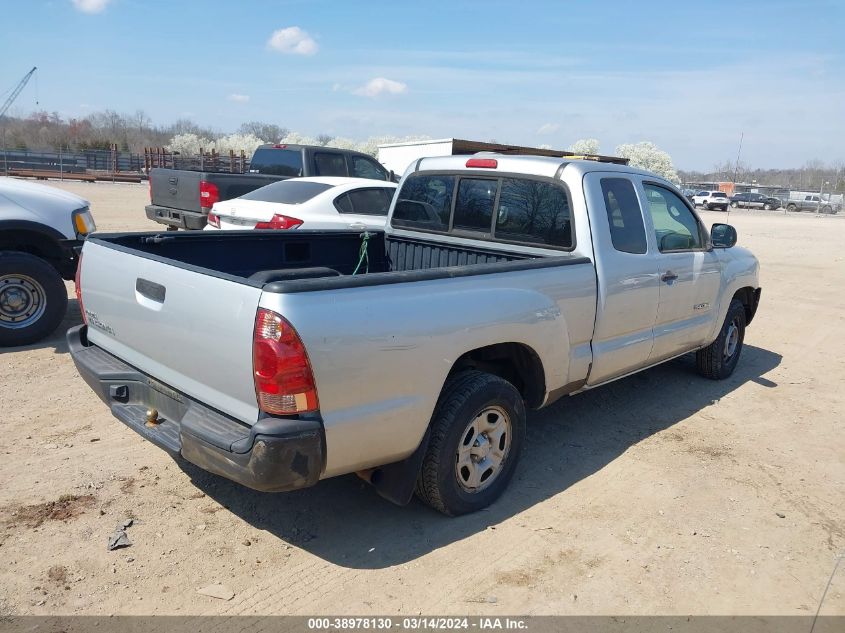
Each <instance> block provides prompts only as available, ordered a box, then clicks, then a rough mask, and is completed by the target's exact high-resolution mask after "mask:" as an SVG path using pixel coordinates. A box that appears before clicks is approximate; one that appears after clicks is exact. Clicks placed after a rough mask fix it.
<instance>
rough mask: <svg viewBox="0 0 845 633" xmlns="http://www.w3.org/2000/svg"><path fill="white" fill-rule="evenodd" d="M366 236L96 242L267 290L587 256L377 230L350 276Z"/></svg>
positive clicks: (134, 237) (290, 234)
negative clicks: (475, 244)
mask: <svg viewBox="0 0 845 633" xmlns="http://www.w3.org/2000/svg"><path fill="white" fill-rule="evenodd" d="M362 235H363V234H362V233H361V232H360V231H332V232H327V231H284V232H282V231H227V232H226V233H225V234H219V233H216V232H213V233H212V232H203V233H199V232H197V233H176V234H173V233H165V234H163V233H124V234H109V235H97V236H96V237H93V238H91V241H92V242H95V243H98V244H101V245H104V246H107V247H109V248H113V249H116V250H119V251H123V252H126V253H131V254H134V255H138V256H141V257H145V258H148V259H152V260H155V261H159V262H161V263H164V264H170V265H176V266H177V267H179V268H183V269H186V270H191V271H193V272H198V273H202V274H206V275H212V276H215V277H220V278H223V279H227V280H229V281H237V282H239V283H244V284H248V285H251V286H254V287H258V288H263V289H264V291H265V292H302V291H307V290H318V289H334V288H350V287H361V286H369V285H380V284H389V283H402V282H409V281H415V280H423V279H438V278H446V277H457V276H465V275H473V274H484V273H494V272H503V271H505V270H521V269H524V268H535V267H536V268H543V267H547V266H560V265H565V264H573V263H585V262H587V261H589V260H586V259H585V258H576V257H572V256H568V255H564V256H561V257H532V256H529V255H525V254H520V253H514V252H512V251H511V252H509V251H504V250H496V249H493V248H478V247H468V246H461V245H455V244H443V243H442V242H440V243H438V242H434V241H429V240H425V239H416V238H404V237H398V236H389V237H387V236H385V234H384V232H381V231H378V232H371V233H370V234H369V239H368V240H367V254H368V263H367V262H364V263H362V265H361V266H360V267H359V270H358V272H357V273H356V274H355V275H354V276H353V272H355V269H356V267H358V262H359V260H360V252H361V251H360V249H361V245H362V242H363V239H362ZM482 265H483V266H482Z"/></svg>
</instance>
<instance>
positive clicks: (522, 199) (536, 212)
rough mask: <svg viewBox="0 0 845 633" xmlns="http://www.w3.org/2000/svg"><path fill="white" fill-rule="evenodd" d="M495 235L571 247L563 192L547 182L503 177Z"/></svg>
mask: <svg viewBox="0 0 845 633" xmlns="http://www.w3.org/2000/svg"><path fill="white" fill-rule="evenodd" d="M494 237H495V238H496V239H497V240H506V241H514V242H530V243H536V244H548V245H549V246H555V247H561V248H570V247H571V246H572V213H571V211H570V208H569V198H568V197H567V195H566V192H565V191H564V190H563V189H562V188H561V187H559V186H557V185H554V184H552V183H549V182H542V181H539V180H529V179H523V178H502V191H501V193H500V194H499V207H498V209H497V210H496V231H495V234H494Z"/></svg>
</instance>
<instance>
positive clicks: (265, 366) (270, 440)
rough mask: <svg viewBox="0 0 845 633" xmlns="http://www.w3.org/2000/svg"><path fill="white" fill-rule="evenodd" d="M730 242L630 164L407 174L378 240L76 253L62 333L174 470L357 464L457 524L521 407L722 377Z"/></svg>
mask: <svg viewBox="0 0 845 633" xmlns="http://www.w3.org/2000/svg"><path fill="white" fill-rule="evenodd" d="M736 239H737V238H736V231H735V230H734V229H733V228H732V227H730V226H728V225H725V224H716V225H714V226H713V227H712V229H711V230H710V231H709V232H708V230H707V229H706V228H705V227H704V225H703V224H702V223H701V220H700V219H699V218H698V216H697V215H696V213H695V211H694V210H693V208H692V207H691V205H690V203H689V202H688V201H687V200H686V199H685V198H684V197H683V196H682V195H681V194H680V192H679V191H678V190H677V189H676V188H675V187H674V186H673V185H671V184H670V183H669V182H667V181H665V180H662V179H661V178H659V177H657V176H655V175H654V174H652V173H649V172H646V171H641V170H637V169H634V168H631V167H628V166H624V165H615V164H605V163H600V162H592V161H585V160H567V159H565V158H546V157H534V156H507V155H489V154H487V155H472V156H469V157H467V156H450V157H437V158H424V159H420V160H418V161H416V162H415V163H414V164H412V165H411V167H409V168H408V171H407V172H406V173H405V175H404V177H403V179H402V181H401V184H400V188H399V190H398V193H397V195H396V197H395V199H394V201H393V205H392V207H391V210H390V216H389V220H388V225H387V228H386V230H385V232H383V233H382V232H377V233H365V234H361V233H359V232H349V231H337V232H328V231H325V232H320V231H298V230H291V231H232V232H225V233H214V232H202V233H177V234H174V233H167V234H155V233H126V234H113V235H95V236H93V237H90V238H89V239H88V240H87V241H86V243H85V247H84V249H83V251H82V263H81V265H80V268H81V270H80V275H79V277H78V279H79V283H80V288H79V296H80V304H81V307H82V311H83V317H84V320H85V324H83V325H81V326H78V327H76V328H73V329H71V330H70V331H69V332H68V341H69V347H70V351H71V354H72V355H73V359H74V361H75V363H76V366H77V368H78V370H79V373H80V374H81V375H82V377H83V378H84V379H85V380H86V382H87V383H88V384H89V385H90V386H91V388H92V389H94V391H95V392H96V393H97V394H98V395H99V397H100V398H102V399H103V401H105V402H106V403H107V404H108V405H109V407H110V408H111V410H112V413H113V414H114V416H115V417H117V418H118V419H119V420H120V421H121V422H123V423H124V424H126V425H127V426H129V427H130V428H132V429H133V430H135V431H136V432H138V433H140V434H141V435H142V436H143V437H145V438H146V439H148V440H149V441H150V442H152V443H153V444H156V445H158V446H159V447H161V448H163V449H165V450H167V451H168V452H170V453H171V454H172V455H173V456H175V457H177V458H178V459H184V460H187V461H188V462H191V463H193V464H195V465H197V466H199V467H201V468H204V469H206V470H208V471H211V472H213V473H217V474H219V475H222V476H224V477H227V478H229V479H232V480H234V481H236V482H239V483H241V484H243V485H245V486H248V487H250V488H254V489H257V490H263V491H284V490H292V489H295V488H303V487H306V486H311V485H314V484H316V483H317V482H318V481H319V480H320V479H324V478H328V477H334V476H336V475H343V474H346V473H353V472H354V473H358V474H359V475H360V476H362V477H364V478H365V479H366V480H367V481H369V482H370V483H372V485H373V486H374V487H375V489H376V490H377V491H378V492H379V494H381V495H382V496H384V497H385V498H387V499H390V500H391V501H394V502H396V503H407V502H408V501H409V500H410V498H411V496H412V495H413V493H414V492H415V491H416V493H417V495H418V496H419V497H420V498H421V499H422V500H423V501H424V502H426V503H428V504H429V505H431V506H432V507H434V508H436V509H437V510H439V511H441V512H443V513H445V514H448V515H458V514H462V513H466V512H471V511H474V510H478V509H480V508H483V507H485V506H487V505H488V504H490V503H492V502H493V501H494V500H495V499H496V498H497V497H498V496H499V495H500V494H501V493H502V491H503V490H504V488H505V487H506V486H507V484H508V481H509V480H510V478H511V476H512V475H513V472H514V469H515V467H516V465H517V461H518V459H519V455H520V450H521V448H522V445H523V443H524V438H525V432H526V409H536V408H539V407H544V406H547V405H549V404H550V403H552V402H554V401H555V400H558V399H559V398H561V397H562V396H566V395H572V394H575V393H577V392H579V391H583V390H585V389H591V388H593V387H597V386H599V385H602V384H604V383H607V382H609V381H612V380H616V379H618V378H621V377H623V376H626V375H628V374H631V373H633V372H636V371H640V370H642V369H645V368H647V367H650V366H653V365H655V364H657V363H662V362H664V361H666V360H669V359H671V358H674V357H677V356H680V355H682V354H686V353H689V352H695V353H696V355H697V363H698V368H699V369H700V371H701V373H702V374H703V375H704V376H705V377H707V378H711V379H722V378H726V377H727V376H729V375H730V374H731V373H732V372H733V370H734V368H735V367H736V364H737V362H738V360H739V356H740V351H741V349H742V344H743V337H744V333H745V328H746V326H747V325H748V324H749V323H750V322H751V320H752V319H753V317H754V313H755V312H756V310H757V305H758V303H759V300H760V288H759V284H758V263H757V260H756V259H755V258H754V256H753V255H752V254H751V253H750V252H748V251H747V250H745V249H743V248H739V247H736V246H734V244H735V242H736ZM187 323H190V324H191V327H186V326H185V324H187Z"/></svg>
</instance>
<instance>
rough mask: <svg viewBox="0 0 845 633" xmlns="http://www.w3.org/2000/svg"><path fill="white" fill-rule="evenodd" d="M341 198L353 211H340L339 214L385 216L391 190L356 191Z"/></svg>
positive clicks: (388, 206) (374, 188)
mask: <svg viewBox="0 0 845 633" xmlns="http://www.w3.org/2000/svg"><path fill="white" fill-rule="evenodd" d="M341 198H347V199H348V201H349V206H351V208H352V209H353V211H345V210H341V213H358V214H360V215H384V216H386V215H387V210H388V209H389V208H390V201H391V200H393V189H385V188H383V187H373V188H371V189H356V190H354V191H350V192H349V193H347V194H344V195H343V196H341ZM335 206H337V203H335ZM338 208H339V207H338ZM339 209H340V208H339Z"/></svg>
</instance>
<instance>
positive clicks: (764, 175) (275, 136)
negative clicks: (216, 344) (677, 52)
mask: <svg viewBox="0 0 845 633" xmlns="http://www.w3.org/2000/svg"><path fill="white" fill-rule="evenodd" d="M0 134H2V138H0V144H2V146H3V147H5V148H8V149H23V150H32V151H55V150H58V149H68V150H86V149H111V146H112V145H113V144H114V145H117V148H118V149H119V150H121V151H128V152H134V153H142V152H143V151H144V148H145V147H166V148H167V149H169V150H170V151H174V152H180V153H183V154H195V153H198V152H199V149H200V148H202V149H204V150H206V151H208V150H211V149H216V150H217V151H228V149H230V148H231V149H234V150H235V151H240V150H241V149H243V150H244V151H245V152H247V153H251V151H252V150H253V149H254V148H255V146H256V145H257V144H260V143H279V142H285V143H300V144H306V145H325V146H333V147H344V148H348V149H356V150H359V151H363V152H365V153H368V154H372V155H375V154H376V152H377V148H378V145H379V144H382V143H391V142H399V141H410V140H420V139H423V138H428V137H421V136H416V137H395V136H373V137H370V138H369V139H366V140H364V141H355V140H352V139H347V138H342V137H336V136H332V135H330V134H318V135H317V136H305V135H302V134H298V133H296V132H292V131H291V130H289V129H288V128H286V127H284V126H282V125H279V124H276V123H268V122H264V121H249V122H246V123H243V124H242V125H240V126H239V127H238V129H237V131H236V132H235V133H233V134H221V133H219V132H216V131H214V130H212V129H211V128H208V127H204V126H201V125H198V124H197V123H195V122H194V121H191V120H190V119H185V118H182V119H178V120H176V121H175V122H173V123H170V124H168V125H156V124H154V123H153V122H152V119H150V117H149V116H147V114H146V113H145V112H144V111H143V110H136V111H135V112H134V113H132V114H125V113H120V112H116V111H114V110H102V111H100V112H94V113H91V114H89V115H88V116H85V117H79V118H73V117H72V118H68V119H64V118H63V117H62V116H61V115H60V114H59V113H58V112H47V111H37V112H33V113H32V114H30V115H29V116H27V117H8V116H6V117H3V119H2V121H0ZM570 150H572V151H575V152H576V153H579V154H580V153H583V154H597V153H599V142H598V141H597V140H595V139H581V140H579V141H576V142H575V143H573V144H572V145H571V146H570ZM616 154H617V155H619V156H624V157H627V158H629V159H630V160H631V164H633V165H636V166H638V167H643V168H645V169H650V170H652V171H655V172H656V173H659V174H661V175H663V176H664V177H666V178H668V179H669V180H673V181H676V182H677V181H680V182H720V181H729V182H733V181H734V180H735V181H736V182H747V183H750V182H752V181H756V183H757V184H759V185H771V186H783V187H787V188H790V189H798V190H811V191H814V190H817V189H820V188H822V187H824V188H825V190H829V191H836V192H845V162H843V161H839V162H834V163H833V164H826V163H824V162H822V161H820V160H811V161H808V162H807V163H805V164H804V165H803V166H801V167H797V168H789V169H754V168H752V167H750V166H749V165H747V164H745V163H743V162H739V163H738V164H737V163H736V162H735V161H731V160H726V161H723V162H721V163H718V164H717V165H714V167H713V169H711V170H709V171H693V170H677V171H676V169H675V167H674V166H673V164H672V159H671V157H670V156H669V154H668V153H666V152H665V151H663V150H660V149H659V148H657V147H655V146H654V145H653V144H652V143H648V142H642V143H637V144H633V145H620V146H618V147H617V148H616Z"/></svg>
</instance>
